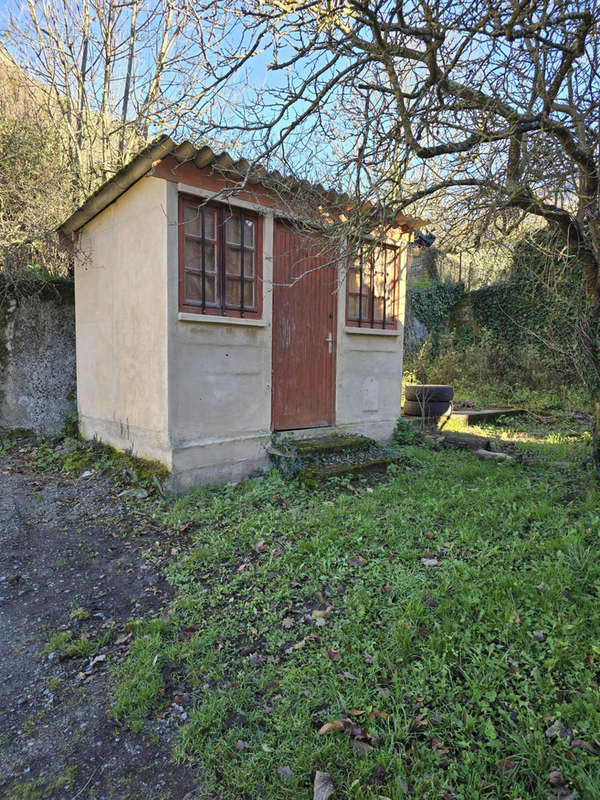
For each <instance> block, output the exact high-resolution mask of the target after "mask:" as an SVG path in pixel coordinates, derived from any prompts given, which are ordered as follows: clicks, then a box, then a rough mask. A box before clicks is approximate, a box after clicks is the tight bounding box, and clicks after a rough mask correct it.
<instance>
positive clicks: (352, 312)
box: [348, 294, 358, 319]
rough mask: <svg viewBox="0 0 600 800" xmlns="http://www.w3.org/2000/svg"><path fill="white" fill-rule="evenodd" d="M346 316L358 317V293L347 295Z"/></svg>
mask: <svg viewBox="0 0 600 800" xmlns="http://www.w3.org/2000/svg"><path fill="white" fill-rule="evenodd" d="M348 316H349V317H350V319H358V295H357V294H351V295H350V296H349V297H348Z"/></svg>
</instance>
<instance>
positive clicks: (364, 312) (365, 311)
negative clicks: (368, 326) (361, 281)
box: [362, 294, 371, 319]
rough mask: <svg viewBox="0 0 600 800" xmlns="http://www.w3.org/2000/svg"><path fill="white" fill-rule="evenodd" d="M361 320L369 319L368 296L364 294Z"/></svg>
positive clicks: (369, 305)
mask: <svg viewBox="0 0 600 800" xmlns="http://www.w3.org/2000/svg"><path fill="white" fill-rule="evenodd" d="M362 318H363V319H371V303H370V302H369V296H368V295H364V294H363V297H362Z"/></svg>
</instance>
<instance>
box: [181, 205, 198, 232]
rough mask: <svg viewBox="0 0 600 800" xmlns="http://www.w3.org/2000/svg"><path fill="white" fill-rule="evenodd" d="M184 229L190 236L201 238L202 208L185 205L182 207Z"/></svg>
mask: <svg viewBox="0 0 600 800" xmlns="http://www.w3.org/2000/svg"><path fill="white" fill-rule="evenodd" d="M183 220H184V229H185V232H186V233H189V234H190V235H192V236H202V208H201V207H200V206H196V205H189V204H188V203H185V204H184V206H183Z"/></svg>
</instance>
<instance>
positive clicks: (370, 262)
mask: <svg viewBox="0 0 600 800" xmlns="http://www.w3.org/2000/svg"><path fill="white" fill-rule="evenodd" d="M401 252H402V251H401V249H400V247H398V246H396V245H393V244H388V243H385V244H383V243H368V244H363V245H362V246H361V247H360V248H359V250H358V253H357V257H356V260H355V262H354V263H353V264H351V265H350V266H349V268H348V274H347V277H346V284H347V291H346V325H348V326H349V327H353V328H378V329H381V330H397V329H398V305H399V283H400V258H401ZM380 254H383V264H382V263H381V260H380V259H379V258H378V257H379V255H380ZM378 262H379V263H378ZM357 264H358V266H357ZM382 267H383V268H382ZM390 267H391V270H390ZM390 273H391V274H390ZM356 275H358V281H357V280H356V278H355V276H356ZM357 284H358V285H357ZM357 298H358V303H356V299H357ZM352 305H355V306H356V307H357V311H354V310H353V309H352V308H351V306H352Z"/></svg>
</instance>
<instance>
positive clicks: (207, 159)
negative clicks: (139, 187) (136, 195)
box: [58, 134, 425, 236]
mask: <svg viewBox="0 0 600 800" xmlns="http://www.w3.org/2000/svg"><path fill="white" fill-rule="evenodd" d="M167 156H173V157H174V158H175V159H176V160H177V161H178V162H180V163H183V162H185V161H192V162H193V163H194V164H195V165H196V166H197V167H198V168H199V169H203V168H208V167H210V168H212V169H214V170H217V171H219V172H223V173H226V174H227V173H228V174H229V175H230V176H232V177H238V178H239V177H242V178H244V180H247V179H250V180H252V181H253V182H255V183H258V184H267V183H268V182H269V181H275V182H277V183H279V184H280V183H284V184H285V185H286V186H287V188H288V190H290V189H292V188H293V187H294V186H296V187H302V188H306V187H310V188H312V189H314V190H315V191H317V192H319V194H321V195H323V199H324V202H325V203H331V204H332V205H338V207H339V206H342V207H345V208H346V209H349V208H351V207H352V201H351V199H350V197H349V195H347V194H345V193H343V194H341V193H338V192H336V191H334V190H329V191H328V190H326V189H325V188H324V187H323V186H321V185H320V184H319V185H317V186H312V187H311V185H310V184H309V183H308V181H298V180H294V179H292V178H284V177H283V175H281V173H279V172H267V171H266V170H265V169H264V168H263V167H261V166H253V167H251V166H250V164H249V162H248V161H246V160H245V159H240V160H239V161H234V159H233V158H232V157H231V156H230V155H229V153H227V152H223V153H219V154H217V153H215V152H214V151H213V150H212V149H211V148H210V147H208V146H207V145H205V146H202V147H199V148H196V147H195V146H194V145H193V144H192V143H191V142H188V141H184V142H182V143H181V144H179V145H178V144H177V143H176V142H174V141H173V139H171V137H170V136H168V135H166V134H165V135H163V136H160V137H159V138H158V139H155V140H154V141H153V142H151V143H150V144H148V145H147V146H146V147H145V148H144V149H143V150H141V151H140V152H139V153H138V154H137V155H136V156H135V157H134V158H133V159H132V160H131V161H130V162H129V163H128V164H126V165H125V166H124V167H122V168H121V169H120V170H119V172H117V173H116V174H115V175H113V177H112V178H109V180H107V181H106V182H105V183H103V184H102V186H100V187H99V188H98V189H97V190H96V191H95V192H94V193H93V194H92V195H90V197H88V199H87V200H86V201H85V202H84V203H83V204H82V205H81V206H80V207H79V208H78V209H77V210H76V211H74V212H73V214H71V216H70V217H69V218H68V219H67V220H65V221H64V222H63V223H62V224H61V225H60V226H59V227H58V231H59V232H60V233H61V234H63V235H66V236H71V235H72V234H74V233H76V232H77V231H78V230H80V229H81V228H83V227H84V225H87V223H88V222H90V220H91V219H93V218H94V217H95V216H96V215H97V214H100V213H101V212H102V211H104V209H105V208H107V207H108V206H109V205H110V204H111V203H113V202H114V201H115V200H117V199H118V198H119V197H120V196H121V195H122V194H124V193H125V192H126V191H127V190H128V189H129V188H130V187H131V186H133V184H134V183H136V182H137V181H138V180H140V178H143V177H144V175H147V174H148V173H149V172H150V171H151V170H152V167H153V166H154V165H155V164H156V162H157V161H161V160H162V159H164V158H166V157H167ZM369 206H370V209H372V208H373V207H372V205H371V204H369ZM424 224H425V223H424V220H422V219H420V218H418V217H412V216H410V215H404V214H401V213H399V214H396V216H395V217H394V220H393V222H392V226H393V227H399V228H401V229H402V230H403V231H404V232H408V231H411V230H415V229H417V228H418V227H419V226H422V225H424Z"/></svg>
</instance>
